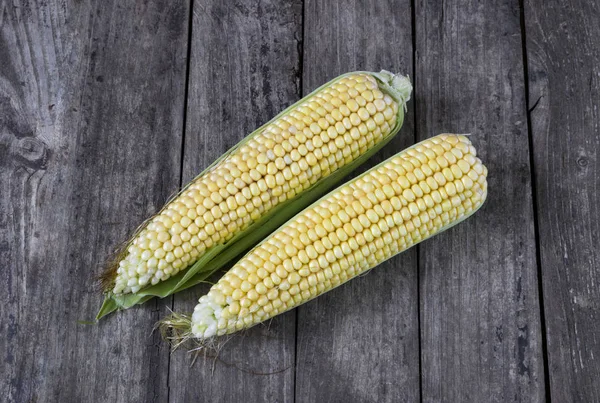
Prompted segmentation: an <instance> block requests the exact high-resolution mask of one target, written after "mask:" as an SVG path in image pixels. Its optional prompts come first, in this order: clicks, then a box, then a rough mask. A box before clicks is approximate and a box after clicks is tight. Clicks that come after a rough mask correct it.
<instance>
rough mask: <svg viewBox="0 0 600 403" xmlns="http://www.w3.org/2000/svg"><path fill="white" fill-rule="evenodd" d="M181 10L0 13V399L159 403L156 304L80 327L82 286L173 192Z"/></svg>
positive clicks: (84, 314) (85, 293)
mask: <svg viewBox="0 0 600 403" xmlns="http://www.w3.org/2000/svg"><path fill="white" fill-rule="evenodd" d="M187 21H188V20H187V6H186V3H185V2H178V3H171V2H170V1H147V2H143V3H141V2H136V3H135V4H134V3H128V5H125V3H123V2H120V1H102V2H101V3H97V4H96V3H92V2H87V1H73V2H70V1H57V2H46V1H44V2H35V1H31V2H28V1H24V2H14V4H13V2H10V4H9V2H1V3H0V178H1V179H0V262H1V264H0V266H1V270H2V271H1V274H0V277H1V279H2V285H3V292H2V293H1V295H0V307H1V308H0V334H1V336H0V354H1V358H0V360H1V362H2V365H0V396H2V398H1V400H3V401H9V402H51V401H56V402H75V401H78V402H91V401H94V402H116V401H119V402H152V401H164V400H165V399H166V397H167V387H166V382H167V373H168V372H167V371H168V367H167V365H166V363H167V360H168V356H167V354H168V349H167V348H166V346H164V345H163V344H160V343H159V340H158V337H157V336H155V337H150V330H151V328H152V325H153V323H154V322H155V321H156V320H157V319H158V318H159V314H160V312H158V311H157V310H156V305H155V304H152V303H151V304H148V305H147V306H145V307H143V308H140V309H132V310H131V311H130V312H127V313H124V314H119V315H114V316H113V317H112V318H110V319H108V320H106V321H104V322H102V323H101V324H100V325H97V326H93V325H88V326H85V325H80V324H78V323H77V321H78V320H86V319H87V320H90V319H93V318H94V316H95V313H96V311H97V309H98V307H99V306H100V303H101V295H100V292H99V289H98V288H99V287H98V286H97V284H96V281H95V279H94V278H95V276H97V275H98V274H99V266H100V265H101V264H102V262H103V261H104V260H105V259H106V258H107V257H108V256H109V254H110V252H111V250H112V249H113V248H115V247H116V246H118V242H120V241H121V240H123V239H124V237H125V236H126V235H127V234H128V233H130V232H131V231H132V230H133V229H134V228H135V227H136V226H137V225H138V224H139V223H140V222H141V221H142V220H143V219H144V218H146V216H147V215H148V214H149V213H150V212H152V211H153V210H155V209H156V208H157V207H159V206H160V204H162V203H163V202H164V201H165V198H166V197H167V195H168V194H169V193H171V192H173V191H174V190H175V189H176V187H177V182H178V179H179V170H180V164H179V157H180V145H181V135H182V132H183V126H182V125H183V122H182V117H183V100H184V84H185V49H186V46H185V45H186V43H187Z"/></svg>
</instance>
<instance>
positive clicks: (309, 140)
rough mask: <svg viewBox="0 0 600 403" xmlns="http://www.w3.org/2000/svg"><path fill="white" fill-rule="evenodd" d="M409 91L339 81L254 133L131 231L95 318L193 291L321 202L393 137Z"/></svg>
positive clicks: (378, 77) (377, 77)
mask: <svg viewBox="0 0 600 403" xmlns="http://www.w3.org/2000/svg"><path fill="white" fill-rule="evenodd" d="M411 89H412V87H411V85H410V82H409V81H408V79H407V78H405V77H402V76H399V75H393V74H391V73H388V72H385V71H382V72H380V73H369V72H354V73H348V74H344V75H342V76H340V77H338V78H336V79H334V80H332V81H331V82H329V83H327V84H325V85H324V86H322V87H321V88H319V89H317V90H316V91H314V92H313V93H311V94H310V95H308V96H307V97H305V98H303V99H302V100H300V101H298V102H297V103H296V104H294V105H292V106H290V107H289V108H287V109H286V110H285V111H283V112H282V113H280V114H279V115H278V116H276V117H275V118H274V119H272V120H271V121H270V122H268V123H266V124H265V125H263V126H262V127H260V128H259V129H257V130H256V131H254V132H253V133H252V134H250V135H249V136H248V137H246V138H245V139H244V140H242V141H241V142H240V143H239V144H237V145H236V146H235V147H233V148H232V149H231V150H229V151H228V152H227V153H226V154H224V155H223V156H222V157H221V158H220V159H219V160H217V161H215V162H214V163H213V164H212V165H211V166H210V167H208V168H207V169H206V170H205V171H204V172H202V173H201V174H200V175H198V176H197V177H196V178H195V179H194V180H193V181H192V182H191V183H190V184H188V185H187V186H186V187H185V188H184V189H183V190H182V191H181V192H180V193H179V194H178V195H177V196H176V197H175V198H173V199H172V200H171V201H169V202H168V203H167V204H166V205H165V207H164V208H163V209H162V210H161V211H160V212H159V213H158V214H156V215H155V216H154V217H152V218H151V219H150V220H148V222H147V223H145V224H144V225H143V226H142V227H140V229H138V231H137V232H136V234H135V235H134V237H133V239H132V240H131V241H130V242H128V243H127V245H126V248H125V249H124V250H123V251H122V252H121V253H120V254H119V256H118V258H117V259H116V262H115V263H114V264H113V265H111V267H109V270H108V271H107V272H106V274H105V276H104V278H103V280H104V281H103V282H104V288H105V293H106V298H105V301H104V304H103V306H102V308H101V310H100V312H99V313H98V317H97V318H98V319H99V318H101V317H102V316H104V315H106V314H108V313H110V312H112V311H114V310H116V309H124V308H129V307H131V306H133V305H135V304H139V303H143V302H145V301H147V300H148V299H150V298H152V297H154V296H159V297H165V296H168V295H170V294H172V293H174V292H177V291H180V290H183V289H185V288H188V287H191V286H193V285H195V284H198V283H199V282H201V281H203V280H204V279H206V278H207V277H208V276H209V275H210V274H211V273H213V272H214V271H215V270H218V269H219V268H220V267H222V266H223V265H224V264H226V263H227V262H228V261H230V260H231V259H233V258H234V257H236V256H237V255H239V254H240V253H242V252H243V251H244V250H246V249H248V248H249V247H251V246H252V245H254V244H255V243H256V242H258V241H259V240H260V239H262V238H263V237H264V236H266V235H267V234H269V233H270V232H271V231H273V230H274V229H275V228H277V227H278V226H279V225H281V224H282V223H283V222H285V221H286V220H287V219H289V218H290V217H291V216H293V215H294V214H295V213H297V212H298V211H300V210H301V209H302V208H304V207H306V206H307V205H308V204H310V203H311V202H313V201H314V200H315V199H317V198H318V197H320V196H321V195H322V194H323V193H325V192H326V191H327V190H328V189H330V188H331V187H332V186H333V185H335V184H336V183H337V182H338V181H339V180H340V179H341V178H343V177H344V176H345V175H347V174H348V173H349V172H350V171H351V170H353V169H355V168H356V167H357V166H358V165H360V164H361V163H363V162H364V161H365V160H366V159H368V158H369V157H370V156H371V155H372V154H373V153H375V152H376V151H378V150H379V149H380V148H381V147H383V146H384V145H385V144H386V143H387V142H388V141H389V140H390V139H391V138H392V137H393V136H394V135H395V134H396V133H397V132H398V130H399V129H400V127H401V125H402V122H403V119H404V108H405V107H406V102H407V101H408V99H409V98H410V92H411Z"/></svg>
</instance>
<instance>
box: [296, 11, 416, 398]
mask: <svg viewBox="0 0 600 403" xmlns="http://www.w3.org/2000/svg"><path fill="white" fill-rule="evenodd" d="M410 10H411V9H410V2H409V1H405V0H398V1H365V2H355V1H344V0H341V1H332V2H325V1H314V0H307V1H306V2H305V12H304V24H305V26H304V33H305V34H304V59H303V91H304V93H305V94H306V93H308V92H310V91H311V90H312V89H314V88H315V87H317V86H319V85H321V84H322V83H325V82H327V81H328V80H330V79H332V78H334V77H335V76H337V75H339V74H341V73H345V72H348V71H353V70H369V71H379V70H381V69H386V70H391V71H394V72H400V73H403V74H409V75H410V76H412V39H411V14H410ZM413 142H414V131H413V122H412V107H411V106H410V105H409V111H408V113H407V115H406V119H405V123H404V127H403V128H402V129H401V131H400V133H399V134H398V135H397V137H396V138H395V139H394V140H393V141H392V142H390V144H389V145H388V146H386V147H385V149H384V150H382V152H380V153H379V154H378V156H377V157H375V158H374V159H373V160H372V161H370V163H368V164H366V165H367V166H372V165H374V163H376V162H379V161H382V160H383V159H384V158H385V157H387V156H390V155H392V154H395V153H397V152H399V151H400V150H401V149H403V148H405V147H407V146H408V145H410V144H412V143H413ZM417 309H418V297H417V272H416V253H415V250H411V251H409V252H407V253H404V254H402V255H400V256H397V257H396V258H393V259H391V260H389V261H388V262H386V263H384V264H382V265H381V266H380V267H378V268H376V269H375V270H373V271H371V272H369V273H368V274H366V275H364V276H362V277H360V278H357V279H354V280H352V281H351V282H349V283H348V284H345V285H343V286H341V287H339V288H338V289H336V290H333V291H331V292H329V293H327V294H325V295H324V296H321V297H319V298H318V299H316V300H314V301H312V302H309V303H308V304H306V305H304V306H301V307H300V308H298V329H297V334H298V346H297V351H298V353H297V364H296V401H297V402H314V401H323V402H388V401H389V402H397V401H406V402H413V401H418V400H419V355H418V354H419V339H418V337H419V334H418V333H419V332H418V311H417Z"/></svg>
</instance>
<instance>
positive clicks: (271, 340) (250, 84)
mask: <svg viewBox="0 0 600 403" xmlns="http://www.w3.org/2000/svg"><path fill="white" fill-rule="evenodd" d="M192 23H193V26H192V49H191V60H190V80H189V97H188V108H187V111H188V113H187V122H186V136H185V158H184V182H186V181H188V180H191V178H192V177H194V176H195V175H196V174H197V173H198V172H200V171H201V170H202V169H203V168H204V167H206V166H207V165H209V164H210V163H211V162H212V161H214V160H215V159H216V158H218V157H219V156H220V155H221V154H222V153H224V152H225V151H227V150H228V149H229V148H230V147H231V146H233V145H234V144H236V143H237V142H238V141H239V140H240V139H242V138H243V137H244V136H245V135H247V134H248V133H250V132H251V131H252V130H254V129H255V128H257V127H258V126H260V125H261V124H262V123H264V122H266V121H268V120H269V119H270V118H272V117H273V116H274V115H276V114H277V113H278V112H279V111H280V110H282V109H283V108H284V107H286V106H288V105H290V104H292V103H293V102H295V101H296V100H297V99H298V95H299V90H298V74H299V73H298V72H299V67H300V66H299V63H300V55H299V53H298V41H299V38H300V37H301V32H302V26H301V24H302V3H301V2H300V1H299V0H295V1H292V2H276V1H270V0H267V1H259V2H256V1H250V0H244V1H239V2H236V3H235V4H230V3H224V2H221V1H217V0H211V1H204V2H195V3H194V6H193V22H192ZM207 290H208V286H207V287H204V288H202V287H198V288H194V289H193V290H190V291H188V292H184V293H181V294H178V295H176V296H175V310H176V311H178V312H191V311H192V310H193V307H194V306H195V304H196V303H197V300H198V297H199V296H200V295H201V294H202V293H205V292H206V291H207ZM294 354H295V315H294V313H290V314H287V315H283V316H281V317H278V318H276V319H274V320H273V321H272V323H271V324H270V327H269V326H268V325H265V326H257V327H256V328H253V329H251V330H250V331H248V332H246V333H245V334H242V335H236V336H234V337H233V338H231V339H230V340H229V342H227V344H226V346H225V347H224V348H223V349H222V350H221V351H220V353H219V355H218V359H217V360H214V359H213V358H205V359H204V358H200V359H199V360H198V361H196V365H195V366H194V367H192V368H190V356H189V355H187V354H183V353H182V352H178V353H177V354H174V355H173V356H172V358H171V374H170V381H169V384H170V389H171V400H172V401H173V402H184V401H192V400H196V399H198V397H202V400H205V401H216V402H221V401H223V402H245V401H257V402H258V401H269V402H284V401H286V402H290V401H293V387H294V358H295V357H294Z"/></svg>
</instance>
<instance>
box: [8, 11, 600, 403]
mask: <svg viewBox="0 0 600 403" xmlns="http://www.w3.org/2000/svg"><path fill="white" fill-rule="evenodd" d="M599 23H600V7H599V6H598V5H597V4H596V2H593V1H592V0H588V1H584V0H575V1H573V2H570V3H567V4H565V3H564V2H558V1H555V0H552V1H549V2H543V1H541V0H524V1H523V2H519V1H517V0H510V1H500V0H493V1H491V2H479V1H476V0H453V1H444V2H438V1H432V0H415V1H409V0H384V1H375V0H368V1H350V0H336V1H327V2H326V1H322V0H293V1H290V2H276V1H274V0H261V1H258V2H253V1H250V0H240V1H236V2H233V3H223V2H219V1H217V0H207V1H202V2H200V1H194V0H177V1H166V0H146V1H139V2H119V1H115V0H108V1H102V2H91V1H90V0H77V1H75V0H72V1H65V0H50V1H43V2H42V1H24V0H23V1H19V0H16V1H12V2H8V1H2V0H0V279H1V281H2V284H4V292H3V293H2V294H1V295H0V362H1V364H0V400H2V401H8V402H19V403H20V402H96V401H97V402H167V401H170V402H176V403H179V402H188V401H198V400H200V401H215V402H235V403H237V402H245V401H248V402H255V401H256V402H259V401H260V402H262V401H266V402H314V401H319V402H321V401H323V402H344V403H352V402H370V401H377V402H379V401H381V402H385V401H390V402H398V401H402V402H404V401H406V402H416V401H426V402H438V401H445V402H488V401H494V402H504V401H528V402H529V401H532V402H541V401H551V400H552V401H555V402H560V403H562V402H595V401H600V388H599V387H598V384H597V383H598V382H597V380H598V379H599V378H600V364H598V357H600V348H599V345H600V342H599V341H598V336H597V333H598V328H599V325H600V323H599V317H600V316H599V309H600V308H599V302H598V301H599V300H600V298H599V297H600V295H599V292H598V281H599V278H598V277H599V273H600V271H599V270H600V269H599V265H598V260H599V256H598V249H599V246H600V243H599V242H598V234H599V233H600V228H599V224H598V221H599V220H600V216H599V214H598V207H597V201H598V199H599V197H600V195H599V194H598V184H599V181H600V179H599V178H600V176H598V173H597V171H598V150H599V147H600V129H599V127H600V126H599V124H598V122H599V121H600V119H599V118H600V116H599V113H598V104H599V98H600V70H599V67H598V66H600V50H599V49H600V40H599V39H598V38H600V28H599V27H600V24H599ZM524 56H525V58H524ZM381 68H384V69H389V70H393V71H398V72H402V73H408V74H410V75H411V77H412V78H413V80H414V84H415V93H414V94H413V95H414V98H415V99H414V100H413V101H411V103H410V105H409V111H408V113H407V117H406V121H405V124H404V127H403V129H402V131H401V133H400V134H399V135H398V137H397V138H396V140H394V141H393V142H392V143H391V144H390V145H389V146H387V147H386V149H385V150H382V152H380V153H379V154H378V156H376V157H375V158H374V160H373V161H370V162H369V163H368V164H366V166H365V167H364V168H362V169H365V168H366V167H368V166H372V165H373V163H375V162H376V161H381V160H382V159H383V158H384V157H388V156H390V155H391V154H393V153H396V152H398V151H399V150H400V149H402V148H404V147H405V146H408V145H410V144H412V143H414V141H415V140H417V139H422V138H426V137H430V136H433V135H436V134H438V133H440V132H452V131H454V132H471V133H473V142H474V143H475V145H476V146H477V148H478V150H479V152H480V155H481V157H482V159H483V160H484V162H485V163H486V165H487V166H488V167H489V171H490V174H489V188H490V193H489V196H488V201H487V203H486V204H485V205H484V207H483V208H482V210H481V211H480V212H479V213H477V215H476V216H475V217H473V218H472V219H470V220H469V221H468V222H466V223H463V224H461V225H460V226H458V227H456V228H454V229H452V230H449V231H448V232H447V233H445V234H443V235H440V236H438V237H436V238H434V239H432V240H429V241H426V242H425V243H424V244H423V245H421V246H419V247H418V248H414V249H413V250H411V251H408V252H407V253H404V254H402V255H401V256H399V257H396V258H395V259H392V260H390V261H389V262H387V263H385V264H383V265H381V267H378V268H377V269H375V270H373V271H372V272H370V273H368V274H366V275H365V276H362V277H360V278H358V279H355V280H354V281H352V282H351V283H349V284H347V285H345V286H342V287H340V288H339V289H336V290H334V291H332V292H331V293H329V294H327V295H325V296H323V297H320V298H319V299H317V300H315V301H313V302H311V303H309V304H306V305H305V306H302V307H301V308H300V309H298V310H295V311H292V312H289V313H287V314H285V315H282V316H281V317H278V318H275V319H274V320H273V321H271V322H270V323H268V324H265V325H264V326H258V327H256V328H253V329H251V330H250V331H247V332H245V333H243V334H242V335H239V336H235V337H232V338H231V339H230V340H228V341H227V342H226V343H221V350H220V352H219V355H218V358H216V359H215V358H214V357H212V356H207V357H205V356H199V357H198V358H197V360H196V363H195V365H194V366H191V365H190V364H191V363H192V357H193V356H192V355H191V354H187V353H186V352H185V351H182V350H180V351H177V352H175V353H174V354H169V350H168V347H167V345H166V344H165V343H163V342H162V341H161V340H160V338H159V336H158V335H157V334H151V329H152V326H153V325H154V323H155V322H156V321H157V320H158V319H160V318H162V317H164V316H165V315H166V314H167V308H169V309H175V310H176V311H180V312H189V311H191V310H192V309H193V306H194V305H195V302H196V301H197V298H198V297H199V296H200V295H201V294H202V292H204V291H206V289H207V287H208V285H203V286H199V287H197V288H194V289H191V290H187V291H184V292H182V293H181V294H178V295H176V296H174V297H171V298H167V299H165V300H160V301H152V302H149V303H147V304H146V305H144V306H142V307H138V308H133V309H130V310H129V311H127V312H122V313H118V314H115V315H112V316H110V317H109V318H107V319H106V320H104V321H102V322H101V323H100V324H99V325H83V324H79V323H78V321H79V320H90V319H92V318H93V317H94V315H95V313H96V310H97V308H98V307H99V305H100V302H101V297H100V294H99V290H98V287H97V284H96V283H95V281H94V277H95V276H96V275H97V274H99V273H100V269H101V266H102V263H103V262H104V261H105V260H106V259H107V258H108V257H109V256H110V254H111V252H112V251H113V250H114V249H115V248H116V247H117V246H119V242H122V241H123V240H124V239H126V237H127V236H128V234H130V233H131V232H132V231H133V230H134V229H135V227H136V226H137V225H138V224H139V223H140V222H141V221H142V220H143V219H145V218H146V217H148V215H150V214H152V213H153V212H154V211H155V210H156V209H158V208H159V207H160V206H161V205H162V204H163V203H164V202H165V200H166V199H167V197H168V196H169V195H171V194H172V193H173V192H175V191H176V190H177V189H178V187H179V186H180V185H181V184H184V183H186V182H187V181H188V180H190V179H191V178H192V177H193V176H194V175H195V174H196V173H197V172H199V171H201V170H202V169H203V168H204V167H205V166H207V165H208V164H210V163H211V162H212V161H213V160H214V159H215V158H217V157H218V156H219V155H221V154H222V153H223V152H224V151H226V150H227V149H228V148H229V147H230V146H232V145H234V144H235V143H236V142H237V141H238V140H239V139H241V138H242V137H243V136H244V135H246V134H247V133H249V132H251V131H252V130H253V129H254V128H256V127H258V126H259V125H261V124H262V123H263V122H265V121H267V120H268V119H270V118H271V117H272V116H274V115H275V114H276V113H278V112H279V111H280V110H281V109H283V108H284V107H285V106H287V105H289V104H291V103H293V102H294V101H295V100H297V99H298V98H299V97H301V96H302V95H303V94H305V93H307V92H308V91H310V90H312V89H313V88H315V87H317V86H319V85H321V84H322V83H324V82H326V81H327V80H329V79H331V78H333V77H335V76H337V75H338V74H340V73H343V72H346V71H350V70H356V69H367V70H379V69H381ZM216 278H218V277H215V279H214V280H216Z"/></svg>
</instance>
